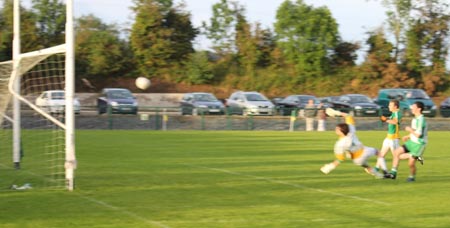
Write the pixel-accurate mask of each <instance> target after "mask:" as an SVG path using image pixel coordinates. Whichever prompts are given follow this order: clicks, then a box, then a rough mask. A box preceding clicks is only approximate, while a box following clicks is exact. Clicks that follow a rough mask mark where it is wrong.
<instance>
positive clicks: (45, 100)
mask: <svg viewBox="0 0 450 228" xmlns="http://www.w3.org/2000/svg"><path fill="white" fill-rule="evenodd" d="M35 104H36V106H38V107H40V108H41V109H43V110H45V111H46V112H48V113H51V114H55V113H62V112H64V110H65V107H64V106H65V91H64V90H48V91H44V92H42V93H41V94H40V95H39V96H38V97H37V98H36V100H35ZM73 108H74V112H75V114H79V113H80V110H81V107H80V101H79V100H78V98H76V97H75V98H74V99H73ZM108 109H110V110H108ZM109 111H111V113H121V114H134V115H136V114H137V113H138V103H137V100H136V97H135V96H133V94H132V93H131V92H130V91H129V90H128V89H124V88H105V89H103V90H102V91H101V92H100V95H99V97H98V98H97V112H98V114H103V113H107V112H109Z"/></svg>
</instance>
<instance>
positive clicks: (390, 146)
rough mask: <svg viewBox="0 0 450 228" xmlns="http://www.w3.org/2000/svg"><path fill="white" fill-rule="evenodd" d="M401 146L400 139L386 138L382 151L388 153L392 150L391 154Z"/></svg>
mask: <svg viewBox="0 0 450 228" xmlns="http://www.w3.org/2000/svg"><path fill="white" fill-rule="evenodd" d="M399 146H400V143H399V140H398V139H388V138H385V139H384V141H383V146H382V147H381V151H384V152H388V151H389V150H391V152H394V150H396V149H397V148H398V147H399Z"/></svg>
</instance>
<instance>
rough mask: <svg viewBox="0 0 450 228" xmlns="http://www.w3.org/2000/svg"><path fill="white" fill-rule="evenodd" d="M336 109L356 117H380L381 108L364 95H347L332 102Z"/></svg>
mask: <svg viewBox="0 0 450 228" xmlns="http://www.w3.org/2000/svg"><path fill="white" fill-rule="evenodd" d="M331 105H332V107H333V108H334V109H337V110H340V111H343V112H347V113H350V114H352V115H354V116H378V115H379V112H380V106H379V105H377V104H375V103H374V102H373V100H372V99H370V97H368V96H366V95H363V94H345V95H342V96H340V97H339V98H338V99H337V100H335V101H332V102H331Z"/></svg>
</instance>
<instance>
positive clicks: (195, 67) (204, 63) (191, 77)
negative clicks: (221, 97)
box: [186, 51, 214, 84]
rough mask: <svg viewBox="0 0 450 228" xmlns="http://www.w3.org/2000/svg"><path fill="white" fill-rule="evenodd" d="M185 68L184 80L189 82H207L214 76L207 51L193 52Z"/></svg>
mask: <svg viewBox="0 0 450 228" xmlns="http://www.w3.org/2000/svg"><path fill="white" fill-rule="evenodd" d="M186 68H187V79H186V81H187V82H188V83H190V84H208V83H211V82H212V79H213V78H214V74H213V72H212V66H211V64H210V63H209V60H208V52H207V51H200V52H195V53H193V54H192V55H191V57H190V59H189V61H188V62H187V64H186Z"/></svg>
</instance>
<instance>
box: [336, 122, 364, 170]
mask: <svg viewBox="0 0 450 228" xmlns="http://www.w3.org/2000/svg"><path fill="white" fill-rule="evenodd" d="M349 122H350V121H346V123H347V124H348V125H349V130H350V131H349V133H348V134H347V135H346V136H344V137H341V138H339V139H338V141H337V142H336V143H335V144H334V154H335V156H336V158H337V159H338V160H341V161H343V160H344V159H345V154H346V153H350V156H351V158H352V159H355V158H358V157H360V156H361V155H362V153H363V150H364V145H363V144H362V143H361V141H359V139H358V136H356V129H355V126H354V125H353V124H349Z"/></svg>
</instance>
